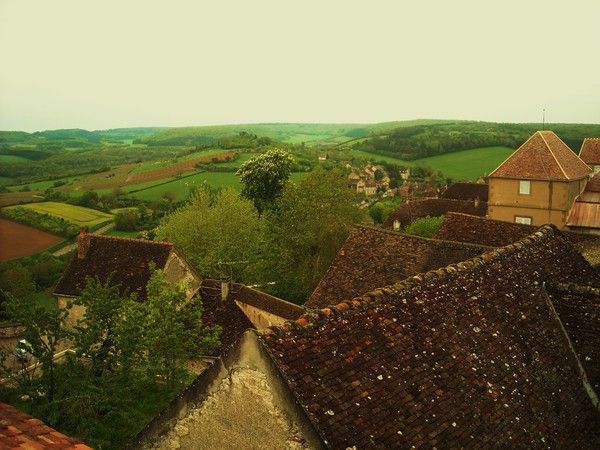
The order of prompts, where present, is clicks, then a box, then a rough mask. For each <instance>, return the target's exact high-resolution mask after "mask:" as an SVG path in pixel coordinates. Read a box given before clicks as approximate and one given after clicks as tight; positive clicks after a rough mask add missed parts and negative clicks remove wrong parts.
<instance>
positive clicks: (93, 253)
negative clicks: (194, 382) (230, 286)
mask: <svg viewBox="0 0 600 450" xmlns="http://www.w3.org/2000/svg"><path fill="white" fill-rule="evenodd" d="M77 244H78V248H77V254H76V255H75V256H74V257H73V259H72V260H71V263H70V264H69V266H68V267H67V269H66V270H65V272H64V273H63V276H62V278H61V279H60V280H59V282H58V284H57V285H56V287H55V288H54V295H55V296H56V297H57V299H58V305H59V307H65V306H66V304H67V302H68V301H69V299H72V298H74V297H77V296H79V295H80V293H81V289H83V287H84V286H85V282H86V279H87V277H98V278H99V279H100V280H101V281H106V280H108V279H109V277H110V279H111V282H112V283H113V284H118V285H120V287H121V290H122V292H123V293H128V294H135V295H136V296H137V298H138V299H139V300H140V301H144V300H145V299H146V296H147V293H146V284H148V281H149V280H150V276H151V275H152V270H151V266H152V265H154V266H155V267H156V268H158V269H162V270H164V272H165V274H166V276H167V279H168V280H169V281H170V282H173V283H184V284H185V285H186V294H187V297H188V298H192V297H193V296H194V295H195V294H196V292H197V291H198V289H199V288H200V285H201V281H202V280H201V278H200V276H199V275H198V274H197V273H196V272H195V270H194V269H193V268H192V267H191V265H190V264H189V263H187V261H186V260H185V258H184V257H183V255H182V254H181V253H179V252H178V251H177V250H176V249H175V247H174V246H173V244H171V243H169V242H153V241H146V240H141V239H128V238H120V237H113V236H102V235H96V234H87V233H85V232H84V231H82V232H81V233H80V234H79V236H78V237H77ZM82 314H83V310H81V309H78V307H74V308H73V309H72V310H71V316H70V317H69V320H70V321H74V320H77V319H78V318H80V317H81V315H82Z"/></svg>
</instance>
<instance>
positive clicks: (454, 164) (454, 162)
mask: <svg viewBox="0 0 600 450" xmlns="http://www.w3.org/2000/svg"><path fill="white" fill-rule="evenodd" d="M513 151H514V149H511V148H508V147H484V148H474V149H470V150H462V151H460V152H454V153H447V154H445V155H438V156H431V157H429V158H422V159H416V160H413V161H406V160H403V159H399V158H393V157H390V156H383V155H378V154H374V153H368V152H364V151H361V150H354V149H352V150H349V151H348V152H347V153H348V154H349V155H350V156H353V157H355V158H359V159H365V160H368V159H370V160H375V161H387V162H390V163H394V164H398V165H404V166H411V167H412V166H416V165H423V166H430V167H432V168H433V169H436V170H441V171H442V173H443V174H444V175H445V176H446V177H450V178H452V179H454V180H461V179H467V180H476V179H477V178H479V177H481V176H483V175H487V174H489V173H490V172H491V171H492V170H494V169H495V168H496V167H498V165H499V164H500V163H501V162H502V161H504V160H505V159H506V158H507V157H508V156H509V155H510V154H511V153H512V152H513Z"/></svg>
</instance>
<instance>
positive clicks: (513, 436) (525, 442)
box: [261, 226, 600, 448]
mask: <svg viewBox="0 0 600 450" xmlns="http://www.w3.org/2000/svg"><path fill="white" fill-rule="evenodd" d="M563 261H569V262H570V263H569V264H567V265H565V264H563ZM549 279H552V280H555V281H559V282H565V283H577V284H582V285H592V286H596V287H598V286H600V279H599V278H598V275H597V274H596V273H595V271H594V270H593V269H592V268H591V267H590V266H589V265H588V264H587V263H586V262H585V260H584V259H583V258H582V257H581V255H579V254H578V253H577V252H576V251H575V249H574V248H573V247H572V246H571V245H570V244H569V243H568V242H566V241H565V240H564V239H563V238H562V236H561V234H560V233H559V232H558V231H557V230H556V229H555V228H554V227H551V226H545V227H542V228H541V229H540V230H539V231H537V232H535V233H533V234H532V235H530V236H528V237H526V238H525V239H522V240H521V241H519V242H517V243H515V244H511V245H510V246H507V247H504V248H501V249H499V250H494V251H491V252H488V253H486V254H484V255H482V256H481V257H476V258H473V259H471V260H468V261H465V262H463V263H459V264H456V265H452V266H450V267H448V268H445V269H443V270H438V271H435V272H429V273H426V274H422V275H416V276H414V277H411V278H409V279H407V280H405V281H403V282H400V283H397V284H395V285H392V286H388V287H385V288H381V289H377V290H375V291H372V292H370V293H368V294H365V295H363V296H361V297H359V298H357V299H355V300H354V301H347V302H343V303H342V304H340V305H337V306H336V307H332V308H327V309H326V310H323V311H320V312H319V313H314V314H313V315H312V316H305V317H303V318H302V319H304V320H303V321H296V322H293V323H288V324H286V326H284V327H279V328H274V329H272V330H271V331H270V332H266V333H263V334H262V335H261V340H262V342H263V343H264V345H265V347H266V348H267V349H268V351H269V352H270V355H271V358H272V359H273V360H274V362H275V364H276V365H277V367H278V368H279V370H280V371H281V372H282V374H283V375H284V377H285V378H286V379H287V380H288V384H289V386H290V388H291V389H292V391H293V392H294V394H295V396H296V397H297V399H298V400H299V402H300V403H301V405H302V406H303V408H304V409H305V411H307V414H308V416H309V418H310V420H311V421H312V423H313V425H314V426H315V428H316V429H318V430H319V432H320V434H321V435H322V436H323V437H324V439H325V440H326V441H327V443H328V445H329V446H330V447H332V448H346V447H351V446H353V445H355V446H356V447H357V448H361V447H363V448H364V447H369V448H408V447H411V446H413V445H414V446H416V447H419V446H426V447H433V446H446V447H448V446H457V447H460V446H474V447H482V446H500V447H505V446H511V447H512V446H514V447H523V448H532V447H535V448H537V447H546V446H549V447H554V448H566V447H579V448H598V445H600V435H599V434H598V430H599V425H600V422H599V417H598V413H597V411H596V410H595V409H594V407H593V406H592V403H591V401H590V399H589V397H588V396H587V393H586V391H585V390H584V388H583V385H582V383H581V381H580V379H579V372H578V370H579V368H578V364H577V360H576V358H575V355H574V353H573V352H572V351H571V349H570V347H569V345H568V341H567V338H566V336H565V334H564V333H563V331H562V328H561V327H560V322H559V321H558V319H557V317H556V316H555V315H554V313H553V311H552V309H551V307H550V305H549V302H548V299H547V296H546V294H545V292H544V289H543V287H542V286H543V284H544V283H545V282H546V281H548V280H549ZM300 322H301V323H300Z"/></svg>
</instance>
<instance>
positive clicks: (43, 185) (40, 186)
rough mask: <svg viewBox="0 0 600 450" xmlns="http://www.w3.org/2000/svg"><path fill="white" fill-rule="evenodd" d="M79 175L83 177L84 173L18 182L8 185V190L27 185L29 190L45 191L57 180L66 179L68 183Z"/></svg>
mask: <svg viewBox="0 0 600 450" xmlns="http://www.w3.org/2000/svg"><path fill="white" fill-rule="evenodd" d="M81 177H85V175H79V176H72V177H66V178H59V179H56V180H46V181H37V182H34V183H26V184H20V185H18V186H9V187H8V190H9V191H11V192H16V191H19V190H21V189H22V188H23V186H27V187H28V188H29V190H31V191H45V190H46V189H48V188H51V187H53V186H54V183H56V182H57V181H66V182H67V183H69V182H71V181H73V180H75V179H76V178H81Z"/></svg>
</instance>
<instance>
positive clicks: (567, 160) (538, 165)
mask: <svg viewBox="0 0 600 450" xmlns="http://www.w3.org/2000/svg"><path fill="white" fill-rule="evenodd" d="M590 172H591V168H590V167H589V166H588V165H587V164H585V163H584V162H583V161H582V160H581V159H579V157H578V156H577V155H576V154H575V153H574V152H573V151H572V150H571V149H570V148H569V147H568V146H567V144H565V143H564V142H563V141H561V140H560V138H559V137H558V136H557V135H556V134H554V133H553V132H552V131H537V132H536V133H535V134H533V135H532V136H531V137H530V138H529V139H528V140H527V141H525V143H524V144H523V145H521V146H520V147H519V148H518V149H517V150H516V151H515V152H514V153H513V154H512V155H511V156H509V157H508V159H507V160H506V161H504V162H503V163H502V164H501V165H500V166H498V167H497V168H496V170H494V171H493V172H492V173H491V174H490V175H489V176H490V177H498V178H530V179H534V180H576V179H580V178H583V177H586V176H587V175H588V174H589V173H590Z"/></svg>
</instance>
